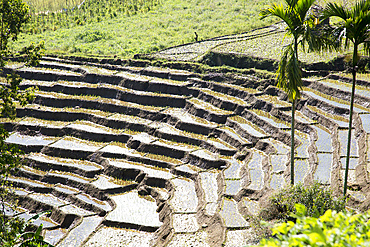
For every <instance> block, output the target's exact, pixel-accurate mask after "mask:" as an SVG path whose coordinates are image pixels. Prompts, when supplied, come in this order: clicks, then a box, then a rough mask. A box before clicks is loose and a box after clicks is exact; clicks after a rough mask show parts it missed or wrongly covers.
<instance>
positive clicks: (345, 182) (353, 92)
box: [343, 44, 358, 197]
mask: <svg viewBox="0 0 370 247" xmlns="http://www.w3.org/2000/svg"><path fill="white" fill-rule="evenodd" d="M357 49H358V45H357V44H354V47H353V58H352V92H351V106H350V110H349V124H348V142H347V156H346V170H345V173H344V191H343V196H344V197H345V196H346V194H347V181H348V170H349V160H350V159H349V158H350V154H351V137H352V115H353V102H354V98H355V89H356V72H357Z"/></svg>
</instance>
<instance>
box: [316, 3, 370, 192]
mask: <svg viewBox="0 0 370 247" xmlns="http://www.w3.org/2000/svg"><path fill="white" fill-rule="evenodd" d="M329 17H338V18H340V19H341V22H340V23H338V24H335V25H333V26H332V27H331V29H332V30H331V33H332V34H333V35H334V36H335V37H336V40H337V42H338V44H344V46H345V47H346V48H348V47H349V44H350V43H352V45H353V53H352V61H351V67H352V92H351V104H350V112H349V126H348V139H347V141H348V143H347V157H346V170H345V175H344V196H346V192H347V181H348V169H349V158H350V153H351V152H350V150H351V137H352V135H351V131H352V116H353V102H354V96H355V88H356V87H355V85H356V73H357V69H358V62H359V60H360V58H361V56H360V54H359V46H360V45H363V51H364V53H365V54H370V1H369V0H362V1H359V2H357V3H356V4H355V5H354V6H352V7H351V8H347V7H344V6H343V5H340V4H337V3H328V4H327V5H326V7H325V10H324V11H323V15H322V19H327V18H329ZM343 41H344V42H343Z"/></svg>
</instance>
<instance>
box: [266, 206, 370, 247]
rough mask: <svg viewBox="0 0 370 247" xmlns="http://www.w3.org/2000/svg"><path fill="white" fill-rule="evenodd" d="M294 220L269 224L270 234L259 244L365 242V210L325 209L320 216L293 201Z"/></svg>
mask: <svg viewBox="0 0 370 247" xmlns="http://www.w3.org/2000/svg"><path fill="white" fill-rule="evenodd" d="M296 212H297V213H296V215H295V219H296V222H295V223H294V222H292V221H289V222H284V223H280V224H277V225H276V226H275V227H274V228H273V235H274V237H273V238H270V239H262V240H261V243H260V244H259V246H266V247H267V246H268V247H280V246H296V247H300V246H302V247H303V246H323V247H331V246H338V247H339V246H369V244H370V235H369V230H370V221H369V214H368V213H365V214H353V213H351V212H336V211H333V210H327V211H326V212H325V214H323V215H322V216H320V217H310V216H307V211H306V208H305V206H303V205H302V204H297V205H296Z"/></svg>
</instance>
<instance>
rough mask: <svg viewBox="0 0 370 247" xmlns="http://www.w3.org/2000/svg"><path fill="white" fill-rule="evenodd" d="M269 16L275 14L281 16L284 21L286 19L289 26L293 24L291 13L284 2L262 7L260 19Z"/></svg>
mask: <svg viewBox="0 0 370 247" xmlns="http://www.w3.org/2000/svg"><path fill="white" fill-rule="evenodd" d="M269 16H275V17H278V18H280V19H281V20H282V21H284V22H285V23H286V24H287V25H288V26H290V24H291V20H290V19H289V14H288V12H287V10H286V9H285V8H284V5H282V4H279V5H278V4H276V3H273V4H272V5H270V6H269V7H267V8H265V9H262V10H261V11H260V19H264V18H266V17H269Z"/></svg>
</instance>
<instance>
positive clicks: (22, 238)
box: [0, 213, 53, 247]
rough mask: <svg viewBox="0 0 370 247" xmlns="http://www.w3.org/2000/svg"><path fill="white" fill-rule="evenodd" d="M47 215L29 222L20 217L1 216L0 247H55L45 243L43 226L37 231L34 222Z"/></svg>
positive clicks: (35, 217) (36, 217)
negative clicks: (42, 232)
mask: <svg viewBox="0 0 370 247" xmlns="http://www.w3.org/2000/svg"><path fill="white" fill-rule="evenodd" d="M43 214H45V213H41V214H37V215H35V216H33V217H31V218H30V219H28V220H27V221H24V220H23V219H21V218H18V217H10V218H8V217H6V216H5V214H0V246H2V247H13V246H20V247H53V245H51V244H49V243H47V242H45V241H44V238H43V236H42V235H41V231H42V225H40V226H38V227H37V229H36V231H33V230H31V231H30V229H32V228H34V227H33V226H32V222H33V221H35V220H37V219H38V218H39V217H40V216H42V215H43Z"/></svg>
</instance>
